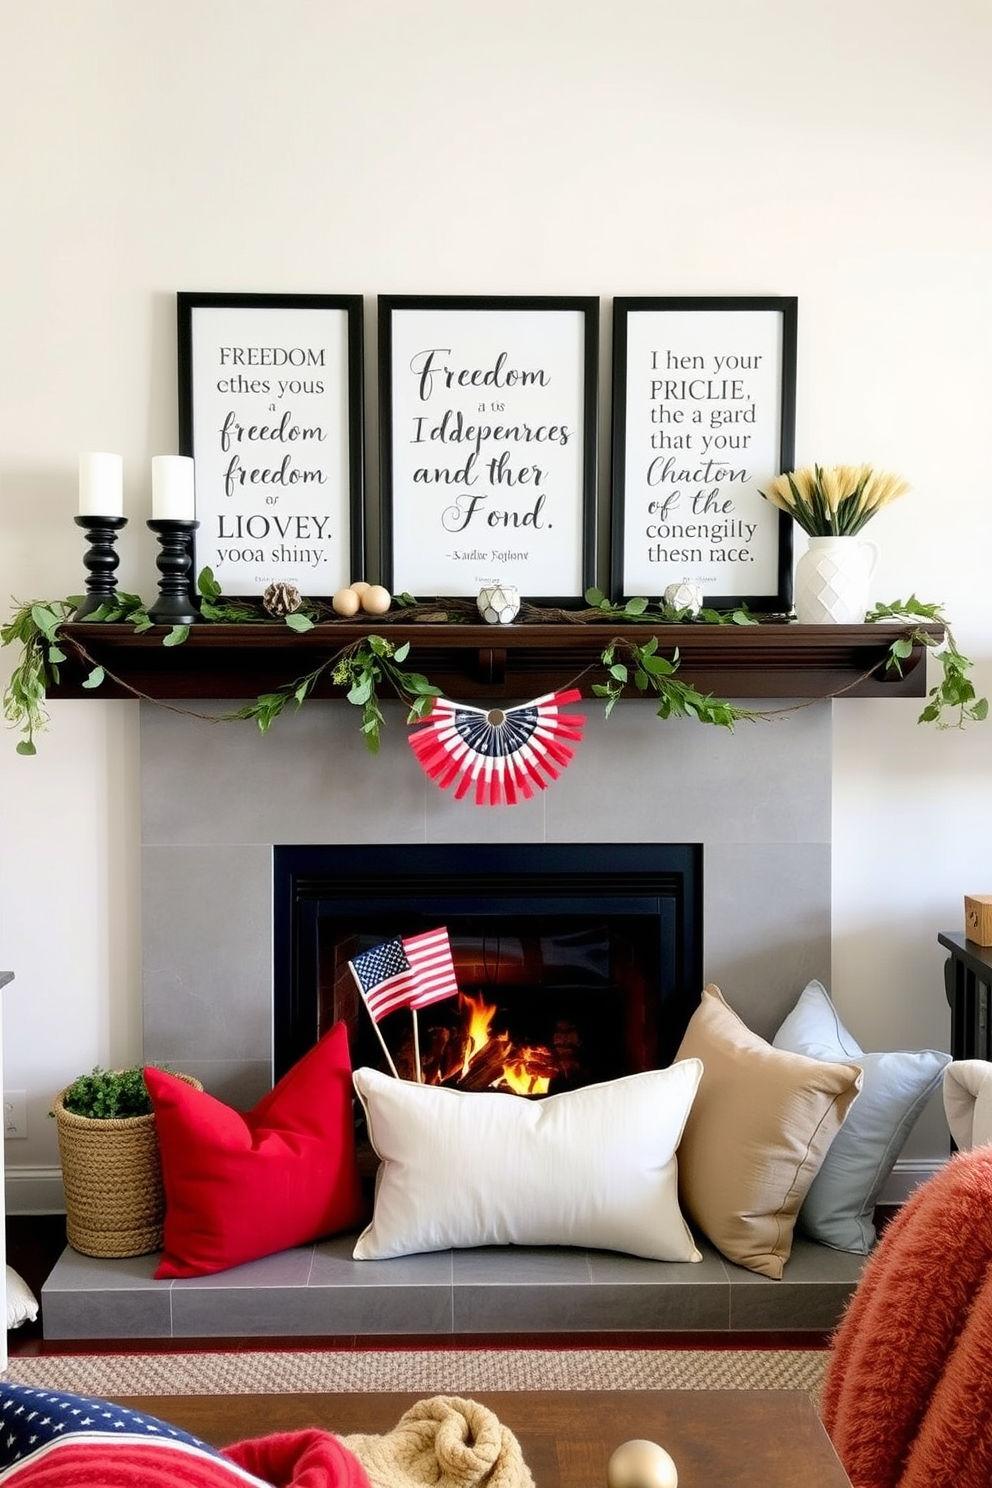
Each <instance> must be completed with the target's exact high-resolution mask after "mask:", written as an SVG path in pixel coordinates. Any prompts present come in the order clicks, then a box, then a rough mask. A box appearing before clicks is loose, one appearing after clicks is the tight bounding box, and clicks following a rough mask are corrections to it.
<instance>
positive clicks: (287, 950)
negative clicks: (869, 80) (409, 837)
mask: <svg viewBox="0 0 992 1488" xmlns="http://www.w3.org/2000/svg"><path fill="white" fill-rule="evenodd" d="M272 878H273V968H272V975H273V1073H274V1075H275V1078H276V1079H278V1078H280V1076H281V1075H283V1074H285V1072H286V1071H287V1070H288V1069H289V1068H290V1067H291V1066H292V1065H293V1064H294V1063H295V1062H296V1061H297V1060H298V1059H300V1058H301V1057H302V1056H303V1054H305V1053H306V1051H307V1049H308V1048H310V1047H311V1046H312V1044H313V1043H314V1042H315V1040H316V1037H317V1025H318V1018H319V1009H318V991H317V988H318V958H319V938H318V922H319V919H320V916H321V914H326V913H327V912H328V908H327V907H328V906H329V905H330V906H331V907H332V912H333V913H335V914H347V913H349V912H353V913H356V914H359V913H363V912H367V906H368V895H369V893H370V891H371V890H372V889H373V887H374V892H375V894H376V896H377V903H379V904H383V903H384V902H385V903H388V905H389V906H390V908H391V909H392V910H393V911H395V910H397V909H399V910H402V909H403V908H404V907H405V906H407V905H409V906H410V907H411V910H413V909H414V908H415V910H416V913H417V914H422V913H426V914H428V915H431V914H433V913H434V912H435V911H434V905H435V903H436V905H437V913H439V914H443V910H442V908H441V903H442V900H443V901H444V902H445V903H446V904H450V903H451V902H452V901H455V902H457V907H458V912H459V913H463V914H485V913H487V912H488V913H494V912H497V911H500V912H502V911H503V910H504V909H506V908H507V907H508V905H509V904H511V903H513V902H514V901H515V902H516V905H517V906H527V907H529V908H530V912H534V906H539V907H541V908H544V907H552V908H554V909H555V910H565V911H567V912H570V913H581V912H584V911H586V910H588V912H590V913H593V912H595V911H594V908H593V906H594V904H595V905H598V906H599V911H600V912H602V906H603V905H604V904H606V903H608V904H609V906H610V909H611V910H612V911H614V912H621V913H642V914H643V913H651V914H657V916H658V921H659V960H660V979H661V986H660V987H659V1004H660V1007H661V1008H662V1010H663V1012H664V1020H665V1028H666V1031H667V1032H666V1042H667V1049H668V1054H669V1056H671V1055H672V1054H674V1052H675V1049H677V1047H678V1044H679V1042H680V1041H681V1037H682V1034H683V1032H684V1031H685V1027H686V1024H687V1023H688V1021H689V1018H690V1017H691V1016H692V1013H693V1011H694V1009H695V1008H696V1006H697V1004H698V1002H699V997H700V993H701V990H702V960H703V915H702V906H703V892H702V885H703V848H702V844H701V843H605V844H604V843H493V844H487V843H437V844H431V845H425V844H378V845H371V844H362V845H352V844H347V845H344V844H333V845H327V846H306V845H302V846H300V845H296V846H294V845H281V844H276V845H275V846H274V847H273V850H272ZM494 906H495V908H494ZM443 922H444V921H443V919H439V920H438V921H437V923H443Z"/></svg>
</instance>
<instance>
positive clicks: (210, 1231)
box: [145, 1023, 366, 1277]
mask: <svg viewBox="0 0 992 1488" xmlns="http://www.w3.org/2000/svg"><path fill="white" fill-rule="evenodd" d="M145 1081H146V1083H147V1085H148V1091H149V1094H150V1095H151V1098H152V1105H153V1106H154V1109H155V1123H156V1127H157V1130H158V1140H159V1148H160V1151H161V1154H162V1183H163V1187H164V1189H165V1246H164V1249H163V1252H162V1259H161V1261H160V1262H159V1264H158V1267H157V1269H156V1271H155V1275H156V1276H157V1277H166V1276H206V1275H209V1274H210V1273H211V1272H213V1271H223V1270H225V1269H226V1268H227V1267H229V1266H239V1265H241V1263H242V1262H244V1261H253V1260H257V1259H258V1257H260V1256H266V1255H272V1254H273V1253H274V1252H275V1251H278V1250H286V1249H288V1248H289V1247H290V1246H293V1245H304V1244H306V1243H307V1242H308V1241H311V1240H317V1239H319V1238H320V1237H321V1236H322V1235H333V1234H337V1233H339V1232H340V1231H342V1230H348V1229H353V1228H355V1227H356V1226H357V1225H359V1224H360V1223H361V1222H362V1221H363V1219H364V1218H365V1214H366V1205H365V1203H364V1200H363V1197H362V1191H361V1182H360V1179H359V1174H358V1164H357V1160H356V1156H355V1126H354V1113H353V1105H352V1102H353V1090H352V1083H351V1060H350V1058H349V1055H348V1034H347V1029H346V1028H345V1025H344V1024H343V1023H336V1024H335V1025H334V1027H333V1028H331V1029H330V1030H329V1031H328V1032H327V1033H326V1034H325V1035H324V1037H323V1038H322V1039H321V1040H320V1042H319V1043H317V1044H315V1045H314V1047H313V1048H312V1049H311V1050H310V1051H309V1053H307V1054H305V1055H304V1056H303V1058H302V1059H301V1060H300V1061H299V1063H298V1064H295V1065H294V1066H293V1068H292V1069H291V1070H289V1071H288V1072H287V1073H286V1074H285V1075H283V1077H282V1079H281V1080H280V1081H279V1083H278V1085H276V1087H275V1089H273V1090H271V1091H270V1092H269V1094H268V1095H266V1096H263V1098H262V1099H261V1100H260V1101H259V1103H258V1105H257V1106H255V1108H254V1110H252V1111H247V1112H242V1111H235V1110H233V1109H232V1107H230V1106H226V1105H224V1103H223V1101H219V1100H217V1099H216V1098H215V1097H214V1096H212V1095H208V1094H207V1093H206V1091H203V1090H194V1089H192V1087H191V1086H189V1085H187V1084H186V1083H185V1081H183V1080H179V1079H177V1078H176V1076H175V1075H168V1074H166V1073H164V1071H162V1070H158V1069H153V1068H151V1067H149V1068H147V1069H146V1070H145Z"/></svg>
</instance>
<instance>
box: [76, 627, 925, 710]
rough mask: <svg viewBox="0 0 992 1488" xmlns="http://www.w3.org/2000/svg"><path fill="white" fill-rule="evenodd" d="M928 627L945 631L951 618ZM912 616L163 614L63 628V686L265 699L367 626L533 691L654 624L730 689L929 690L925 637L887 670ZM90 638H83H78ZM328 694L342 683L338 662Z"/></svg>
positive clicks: (487, 677) (114, 693) (443, 669)
mask: <svg viewBox="0 0 992 1488" xmlns="http://www.w3.org/2000/svg"><path fill="white" fill-rule="evenodd" d="M920 629H922V630H925V631H927V633H929V634H932V635H934V636H935V637H938V638H939V637H940V636H941V635H942V633H943V632H942V628H941V627H940V626H939V625H927V626H922V627H920ZM905 630H906V627H904V626H900V625H881V624H880V625H798V624H794V623H792V622H788V621H776V622H767V623H763V624H760V625H750V626H737V625H707V624H688V625H661V626H657V627H652V626H651V625H645V624H629V623H628V624H613V623H610V622H605V623H600V622H598V621H597V622H595V623H591V624H590V623H577V622H569V621H567V620H566V621H555V622H554V623H545V622H542V623H537V624H534V623H530V622H516V623H514V624H512V625H507V626H498V627H496V626H490V625H484V624H482V623H479V624H465V625H460V624H449V625H444V624H418V623H411V622H408V621H403V620H400V619H396V620H394V619H392V618H389V619H388V620H378V621H375V622H366V623H362V624H359V623H356V622H354V621H342V620H332V621H327V622H323V623H321V624H319V625H317V626H315V627H314V629H313V630H310V631H307V632H306V633H305V634H303V635H298V634H296V633H295V632H294V631H291V630H290V629H289V628H288V627H286V626H284V625H281V624H278V623H275V622H273V623H271V624H269V623H263V624H240V625H228V624H222V623H216V622H204V623H202V624H199V625H194V626H192V627H191V629H190V633H189V637H188V639H187V640H186V641H184V642H183V643H182V644H181V645H179V646H168V647H166V646H163V645H162V640H163V637H164V636H165V635H166V634H167V633H168V632H167V630H166V628H165V627H161V626H158V627H155V628H154V629H153V630H150V631H146V632H145V633H144V634H140V635H138V634H135V632H134V630H133V629H132V627H131V626H129V625H126V624H125V625H118V624H115V625H105V624H86V623H82V624H71V625H66V626H64V627H63V631H62V634H63V635H64V637H65V641H66V643H67V644H66V645H65V647H64V649H65V650H66V651H67V652H68V660H67V661H66V662H65V663H64V664H63V665H62V667H61V675H60V680H59V682H58V683H57V684H56V685H54V686H52V687H51V688H50V689H49V696H50V697H53V698H83V697H96V698H123V697H134V696H135V695H139V696H141V695H143V696H146V697H149V698H243V699H244V698H253V697H257V696H258V694H259V693H262V692H268V691H273V690H275V689H276V688H279V687H282V686H285V685H286V684H287V683H289V682H292V681H293V680H294V679H295V678H298V677H301V676H303V675H305V674H306V673H308V672H310V671H312V670H313V668H314V667H316V666H319V665H320V663H321V662H322V661H323V660H325V659H326V658H327V657H329V656H332V655H334V654H335V653H336V652H338V651H340V650H341V649H342V648H343V647H345V646H348V645H350V644H352V643H353V642H355V641H357V640H359V639H361V638H362V637H364V636H367V635H369V634H374V633H378V634H382V635H385V636H388V638H389V639H390V640H391V641H393V642H394V643H395V644H396V645H400V644H402V643H403V642H404V641H409V643H410V654H409V657H408V659H407V662H406V665H407V667H409V668H410V669H412V670H415V671H418V672H422V673H423V674H425V675H426V676H427V677H428V678H429V679H430V681H431V682H433V683H434V684H435V685H436V686H438V687H440V688H442V690H443V691H444V692H445V693H446V694H447V695H448V696H450V697H454V698H459V699H463V700H470V699H475V700H477V701H481V702H484V701H486V700H489V699H491V700H493V701H497V700H499V699H525V698H528V697H533V696H538V695H540V694H541V693H544V692H551V691H553V690H554V689H556V688H560V687H564V686H567V685H569V684H573V683H574V684H575V685H576V686H580V687H582V688H583V690H585V689H586V688H588V687H589V685H590V684H591V683H592V682H593V681H600V680H602V667H601V666H600V655H601V653H602V650H603V648H604V646H606V645H607V644H608V642H609V641H611V640H612V639H613V638H615V637H617V638H622V639H626V640H632V641H636V642H638V643H643V642H644V641H645V640H647V638H648V637H649V636H650V635H652V634H656V635H657V636H658V638H659V642H660V650H661V652H662V654H664V655H671V653H672V652H673V651H674V650H675V649H676V648H677V649H678V652H679V655H680V658H681V666H680V671H679V675H680V677H681V678H682V679H683V680H685V681H690V682H692V683H693V684H694V685H695V686H696V687H698V688H699V689H700V691H702V692H707V693H711V694H713V695H714V696H716V697H724V698H745V697H753V698H761V697H770V698H776V697H803V698H807V697H809V698H817V697H821V698H822V697H836V696H839V695H844V696H848V697H923V696H924V695H925V693H926V666H925V651H926V648H925V647H923V646H921V645H917V646H916V647H915V648H914V650H913V653H912V655H911V656H909V657H908V658H907V659H906V660H905V661H904V663H903V675H902V676H901V677H900V676H899V674H898V673H897V672H895V671H886V670H885V663H886V660H887V656H888V648H889V646H890V645H891V643H892V641H893V640H894V639H895V638H896V637H897V636H899V635H900V634H903V633H905ZM80 648H81V650H80ZM96 663H99V664H100V665H101V666H103V667H104V668H105V671H106V679H105V681H104V683H103V684H102V686H100V687H99V688H97V689H95V690H92V691H91V690H84V689H83V687H82V683H83V681H84V680H85V678H86V677H87V675H88V673H89V671H90V669H91V667H92V665H94V664H96ZM315 695H316V696H324V697H332V696H340V689H338V688H335V687H334V685H333V684H332V682H331V678H330V668H328V671H327V673H326V674H325V675H324V676H323V677H322V678H321V679H320V683H319V684H318V687H317V688H316V689H315Z"/></svg>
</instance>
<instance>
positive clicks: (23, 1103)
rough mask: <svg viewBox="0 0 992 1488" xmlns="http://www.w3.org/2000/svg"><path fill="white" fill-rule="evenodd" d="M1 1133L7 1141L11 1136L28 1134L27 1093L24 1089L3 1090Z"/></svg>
mask: <svg viewBox="0 0 992 1488" xmlns="http://www.w3.org/2000/svg"><path fill="white" fill-rule="evenodd" d="M3 1134H4V1136H5V1137H6V1138H7V1140H8V1141H9V1140H10V1139H11V1138H12V1137H26V1136H27V1134H28V1093H27V1091H26V1090H5V1091H4V1093H3Z"/></svg>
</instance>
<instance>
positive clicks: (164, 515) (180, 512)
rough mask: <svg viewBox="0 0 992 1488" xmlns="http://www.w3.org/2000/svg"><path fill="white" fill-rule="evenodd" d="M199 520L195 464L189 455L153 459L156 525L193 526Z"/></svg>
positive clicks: (153, 517)
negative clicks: (184, 523) (166, 522)
mask: <svg viewBox="0 0 992 1488" xmlns="http://www.w3.org/2000/svg"><path fill="white" fill-rule="evenodd" d="M195 516H196V502H195V499H194V490H193V460H192V459H191V457H190V456H189V455H155V456H153V458H152V519H153V521H158V522H162V521H170V522H192V521H193V519H194V517H195Z"/></svg>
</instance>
